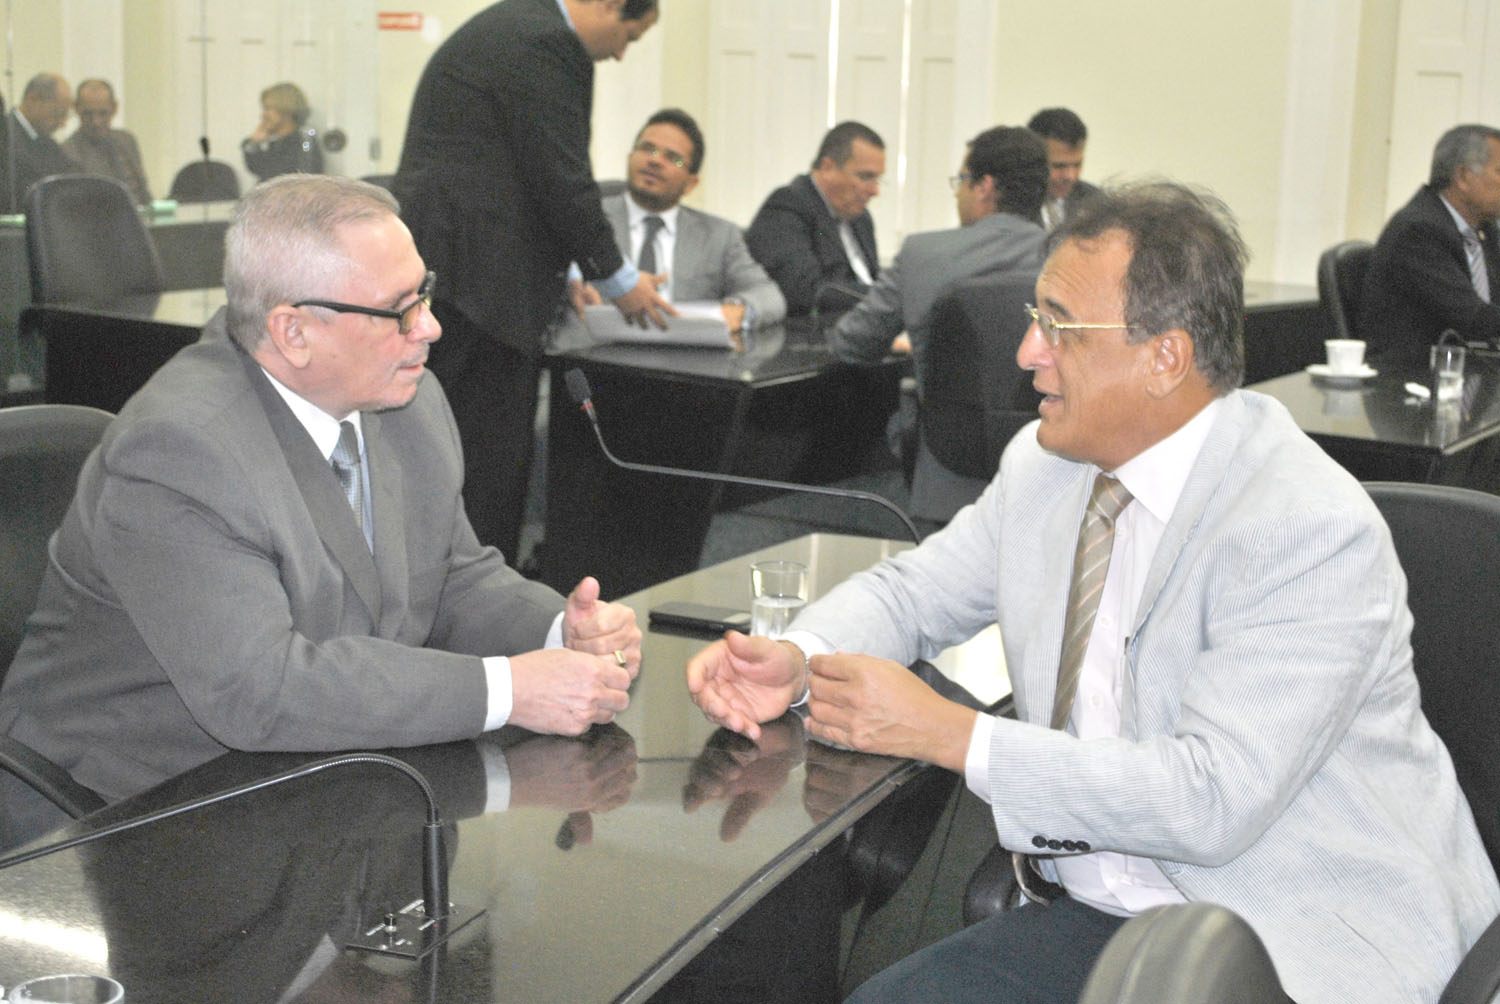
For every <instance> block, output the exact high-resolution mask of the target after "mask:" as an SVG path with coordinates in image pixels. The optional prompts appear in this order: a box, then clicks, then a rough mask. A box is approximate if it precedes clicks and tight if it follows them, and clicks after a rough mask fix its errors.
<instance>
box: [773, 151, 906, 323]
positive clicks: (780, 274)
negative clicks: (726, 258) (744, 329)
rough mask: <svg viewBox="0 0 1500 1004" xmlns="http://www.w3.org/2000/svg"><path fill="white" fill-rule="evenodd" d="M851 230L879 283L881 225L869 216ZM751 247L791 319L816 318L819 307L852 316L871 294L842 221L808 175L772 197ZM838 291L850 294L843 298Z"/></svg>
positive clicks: (859, 221)
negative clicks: (854, 264)
mask: <svg viewBox="0 0 1500 1004" xmlns="http://www.w3.org/2000/svg"><path fill="white" fill-rule="evenodd" d="M851 224H852V226H853V227H854V239H855V242H856V243H857V244H859V248H860V250H861V251H863V252H864V256H865V261H866V262H867V263H868V264H869V266H870V276H871V277H872V278H875V277H878V276H879V274H880V256H879V255H878V254H877V253H876V250H875V221H874V220H872V219H871V218H870V214H869V213H868V212H865V213H863V214H861V215H860V216H859V217H858V218H857V219H855V220H853V221H851ZM745 243H746V244H748V245H749V246H750V253H751V254H752V255H754V256H755V260H756V261H758V262H760V263H761V265H763V266H765V269H766V271H767V272H768V273H769V274H770V276H771V278H772V279H775V280H776V285H778V286H780V287H781V293H782V295H783V296H785V297H786V312H787V314H788V316H791V317H797V316H799V315H805V314H810V313H812V311H813V308H814V307H819V308H820V309H825V310H826V309H835V310H846V309H848V308H849V307H852V306H854V304H856V303H858V302H859V298H860V297H861V296H863V295H864V294H865V291H866V290H867V289H869V287H868V286H866V285H865V284H864V283H862V282H860V281H859V278H858V277H857V276H855V274H854V269H852V268H850V267H849V256H848V255H846V254H845V253H844V243H843V241H841V240H839V221H838V219H837V218H835V217H834V215H833V214H832V213H830V212H829V211H828V206H827V204H826V203H825V202H824V201H823V196H822V195H820V194H819V193H818V190H817V188H815V187H814V186H813V183H812V178H810V177H808V176H807V175H805V174H799V175H797V177H795V178H793V179H792V182H791V184H789V185H783V186H782V187H781V188H778V189H776V191H774V192H772V193H771V194H770V196H769V197H768V198H767V199H766V201H765V202H764V203H763V204H762V205H761V207H760V210H759V211H758V212H757V213H756V214H755V219H754V220H752V221H751V223H750V229H749V230H747V231H746V232H745ZM835 287H842V288H845V289H848V290H849V291H850V292H849V294H848V295H843V296H841V295H839V294H838V291H837V289H836V288H835Z"/></svg>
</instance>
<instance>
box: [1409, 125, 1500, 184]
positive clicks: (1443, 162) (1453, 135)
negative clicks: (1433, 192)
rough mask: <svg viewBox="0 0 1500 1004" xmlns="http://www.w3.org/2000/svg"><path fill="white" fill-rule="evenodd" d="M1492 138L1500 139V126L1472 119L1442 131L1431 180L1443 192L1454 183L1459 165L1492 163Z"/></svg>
mask: <svg viewBox="0 0 1500 1004" xmlns="http://www.w3.org/2000/svg"><path fill="white" fill-rule="evenodd" d="M1490 140H1496V141H1497V142H1500V129H1495V128H1493V127H1491V126H1487V125H1479V124H1478V123H1472V122H1471V123H1468V124H1466V125H1456V126H1454V127H1453V128H1452V129H1449V130H1448V131H1447V132H1445V133H1443V135H1442V136H1441V137H1440V138H1439V139H1438V141H1437V146H1435V147H1433V149H1432V171H1431V172H1430V173H1429V175H1428V178H1427V181H1428V183H1429V184H1431V185H1432V187H1433V188H1435V189H1438V190H1440V191H1441V190H1442V189H1444V188H1447V187H1448V186H1449V185H1451V184H1452V183H1453V175H1454V173H1455V172H1457V171H1458V169H1459V168H1460V167H1467V168H1468V169H1469V170H1471V171H1482V170H1484V166H1485V165H1486V164H1488V163H1489V162H1490Z"/></svg>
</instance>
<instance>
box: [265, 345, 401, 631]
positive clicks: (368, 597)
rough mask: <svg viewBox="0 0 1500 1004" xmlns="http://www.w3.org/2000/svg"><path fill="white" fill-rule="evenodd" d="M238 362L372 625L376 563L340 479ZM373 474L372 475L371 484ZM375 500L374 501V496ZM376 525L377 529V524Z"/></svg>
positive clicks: (270, 391) (269, 390)
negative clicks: (257, 395) (258, 396)
mask: <svg viewBox="0 0 1500 1004" xmlns="http://www.w3.org/2000/svg"><path fill="white" fill-rule="evenodd" d="M240 362H241V364H242V365H243V366H244V367H245V369H246V372H247V375H248V377H249V380H250V385H251V386H252V387H254V388H255V392H256V393H257V394H259V395H260V400H261V404H262V406H263V407H264V408H265V412H266V418H267V419H268V420H269V421H270V423H271V428H272V430H274V431H275V433H276V438H277V440H278V441H279V442H280V443H281V452H282V454H283V455H284V456H285V457H286V463H287V466H288V467H289V468H290V469H291V472H292V478H293V479H294V480H295V481H296V482H297V488H298V490H299V491H301V493H302V497H303V499H304V500H305V501H306V502H307V510H308V512H309V513H310V514H311V516H312V520H313V525H314V526H316V527H317V530H318V536H319V537H321V538H322V540H323V545H324V546H325V547H326V548H327V549H328V552H329V553H330V554H331V555H332V556H333V558H334V560H335V561H337V562H338V563H339V565H340V567H342V568H343V569H344V574H345V575H346V576H348V578H349V582H350V584H351V585H352V586H353V587H354V592H355V593H356V594H357V595H358V596H359V598H360V600H361V601H362V602H363V603H364V605H365V608H366V610H368V611H369V614H370V623H372V624H374V623H377V622H378V621H379V617H380V580H379V578H378V577H377V576H376V574H375V559H374V558H373V557H372V556H371V554H370V548H369V545H368V544H366V543H365V535H364V534H363V533H362V532H360V529H359V524H358V522H356V521H355V520H354V519H353V518H352V517H353V513H351V512H350V511H349V502H348V500H347V499H345V498H344V490H343V489H342V488H340V487H339V479H338V475H336V474H334V472H333V467H332V466H331V465H330V464H329V463H328V458H327V457H324V456H323V455H322V454H320V453H319V452H318V449H317V447H316V446H314V445H313V441H312V437H310V436H309V435H308V434H307V430H306V429H304V428H303V427H302V423H300V422H298V421H297V417H296V416H295V415H293V414H292V412H291V409H290V408H288V407H287V406H286V402H285V401H283V400H282V399H281V395H280V394H278V393H276V388H274V387H272V386H271V384H270V382H269V381H268V380H266V378H265V375H264V374H263V373H261V371H260V366H259V365H257V364H256V362H255V360H254V359H252V358H251V357H250V356H249V355H248V354H246V353H244V352H241V353H240ZM373 480H374V475H373V473H372V475H371V481H372V483H373ZM377 498H378V496H377ZM376 519H377V522H376V524H375V526H376V528H377V529H378V528H379V526H380V523H379V522H378V516H377V517H376Z"/></svg>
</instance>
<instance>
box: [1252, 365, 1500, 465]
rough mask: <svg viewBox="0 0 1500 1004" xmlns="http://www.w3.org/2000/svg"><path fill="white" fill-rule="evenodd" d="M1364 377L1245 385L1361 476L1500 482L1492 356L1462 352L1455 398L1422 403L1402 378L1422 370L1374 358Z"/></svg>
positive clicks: (1499, 407) (1301, 375) (1296, 376)
mask: <svg viewBox="0 0 1500 1004" xmlns="http://www.w3.org/2000/svg"><path fill="white" fill-rule="evenodd" d="M1372 365H1374V366H1376V367H1378V368H1379V369H1380V372H1379V373H1378V374H1377V375H1376V376H1374V377H1372V378H1370V379H1369V380H1366V381H1354V382H1343V381H1339V382H1332V381H1328V380H1322V379H1319V378H1316V377H1314V376H1312V375H1311V374H1309V373H1306V372H1297V373H1290V374H1287V375H1285V376H1280V377H1276V378H1275V379H1273V380H1266V381H1264V382H1262V383H1258V384H1255V385H1253V386H1252V387H1251V388H1250V389H1251V390H1255V391H1260V392H1261V393H1264V394H1268V395H1270V396H1271V397H1274V398H1276V399H1277V400H1278V401H1280V402H1281V403H1282V404H1284V405H1286V406H1287V409H1288V410H1289V411H1291V413H1292V417H1293V418H1295V419H1296V421H1297V424H1298V426H1299V427H1301V429H1302V430H1303V431H1304V432H1306V433H1307V434H1308V435H1310V436H1311V437H1312V438H1313V439H1314V440H1316V441H1317V442H1318V444H1319V445H1320V446H1322V447H1323V449H1325V450H1327V451H1328V454H1329V455H1330V456H1332V457H1333V458H1334V459H1335V460H1337V461H1338V462H1339V463H1340V464H1341V465H1343V466H1344V467H1345V468H1346V469H1348V470H1349V471H1350V472H1351V473H1353V474H1354V475H1355V476H1356V477H1358V478H1359V479H1360V480H1362V481H1418V482H1430V483H1434V484H1457V485H1464V486H1466V487H1471V488H1479V489H1481V490H1485V491H1495V490H1496V488H1497V487H1500V483H1497V477H1500V470H1497V469H1496V467H1495V449H1496V447H1497V445H1500V440H1496V439H1495V436H1496V434H1497V433H1500V359H1497V358H1496V357H1495V356H1494V355H1493V354H1487V353H1477V352H1472V351H1471V352H1470V353H1469V358H1468V361H1467V365H1466V366H1465V376H1464V393H1463V399H1462V401H1460V402H1455V403H1452V404H1442V405H1439V404H1435V403H1433V402H1431V401H1422V400H1419V399H1417V398H1414V397H1413V396H1412V395H1410V394H1408V393H1407V392H1406V390H1405V389H1404V385H1405V384H1406V382H1407V381H1414V382H1416V383H1420V384H1423V385H1429V381H1430V377H1429V374H1428V372H1427V370H1426V369H1425V368H1422V367H1413V366H1407V365H1400V364H1394V363H1387V364H1382V363H1380V362H1379V361H1375V362H1374V363H1373V364H1372Z"/></svg>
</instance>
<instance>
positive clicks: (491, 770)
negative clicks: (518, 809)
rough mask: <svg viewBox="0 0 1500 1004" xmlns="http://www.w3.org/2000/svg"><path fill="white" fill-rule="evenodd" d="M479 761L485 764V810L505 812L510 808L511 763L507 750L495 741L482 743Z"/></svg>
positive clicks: (486, 811)
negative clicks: (508, 760) (507, 759)
mask: <svg viewBox="0 0 1500 1004" xmlns="http://www.w3.org/2000/svg"><path fill="white" fill-rule="evenodd" d="M479 762H480V763H481V764H483V765H484V811H485V813H486V814H489V813H491V812H504V811H505V810H506V809H509V808H510V764H509V763H508V762H506V759H505V751H504V750H502V749H501V748H500V747H499V746H498V745H496V744H495V743H480V744H479Z"/></svg>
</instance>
